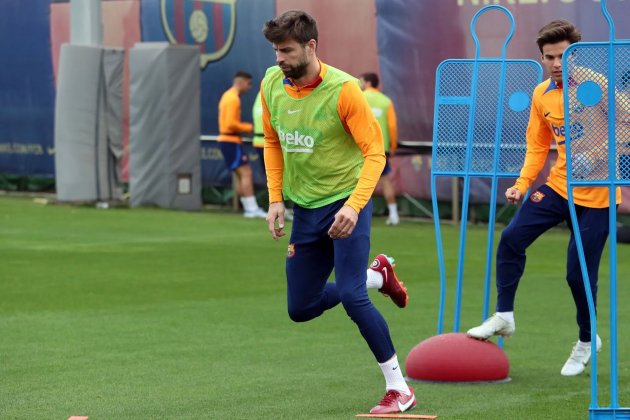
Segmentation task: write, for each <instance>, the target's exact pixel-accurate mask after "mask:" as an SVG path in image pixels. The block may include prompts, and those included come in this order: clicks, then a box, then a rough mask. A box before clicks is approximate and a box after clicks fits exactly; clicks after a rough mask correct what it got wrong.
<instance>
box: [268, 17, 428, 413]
mask: <svg viewBox="0 0 630 420" xmlns="http://www.w3.org/2000/svg"><path fill="white" fill-rule="evenodd" d="M263 34H264V35H265V37H266V38H267V40H269V42H271V44H272V46H273V49H274V51H275V53H276V63H277V64H278V65H277V66H275V67H271V68H269V69H268V70H267V73H266V75H265V78H264V79H263V81H262V84H261V91H262V103H263V129H264V134H265V163H266V168H267V180H268V188H269V202H270V204H269V212H268V215H267V222H268V227H269V232H270V233H271V236H272V237H273V239H275V240H278V238H280V237H282V236H284V235H285V232H284V204H283V201H282V200H283V198H288V199H290V200H291V201H293V203H295V207H294V210H293V217H294V220H293V226H292V231H291V239H290V241H289V247H288V248H289V250H288V255H287V260H286V275H287V301H288V312H289V317H290V318H291V319H292V320H293V321H295V322H305V321H309V320H311V319H313V318H316V317H318V316H320V315H321V314H322V313H323V312H324V311H326V310H328V309H331V308H333V307H334V306H336V305H338V304H339V303H341V304H343V307H344V309H345V310H346V313H347V314H348V316H349V317H350V318H351V319H352V320H353V321H354V322H355V323H356V324H357V326H358V328H359V331H360V332H361V334H362V335H363V338H364V339H365V341H366V342H367V344H368V346H369V347H370V350H371V351H372V353H373V354H374V357H375V358H376V360H377V362H378V364H379V366H380V367H381V370H382V372H383V375H384V377H385V388H386V394H385V397H384V398H383V399H382V400H381V401H380V402H379V403H378V404H377V405H376V406H375V407H374V408H372V411H371V412H372V413H380V414H383V413H395V412H403V411H406V410H409V409H410V408H412V407H414V406H415V404H416V398H415V396H414V392H413V389H411V388H410V387H409V386H407V383H406V382H405V379H404V378H403V375H402V372H401V369H400V366H399V364H398V359H397V357H396V351H395V350H394V345H393V343H392V340H391V337H390V334H389V329H388V326H387V323H386V322H385V320H384V319H383V317H382V315H381V314H380V313H379V311H378V310H377V309H376V308H375V307H374V305H373V304H372V302H371V301H370V298H369V296H368V293H367V287H376V288H378V289H379V290H380V291H381V292H383V293H385V294H387V295H389V296H390V298H391V299H392V300H393V301H394V303H395V304H396V305H398V306H399V307H405V306H406V305H407V291H406V289H405V288H404V286H403V284H402V283H400V282H399V281H398V279H397V278H396V275H395V274H394V270H393V267H392V265H391V263H390V261H389V260H388V258H387V257H386V256H385V255H383V254H380V255H378V256H377V257H376V258H375V260H374V262H373V263H372V265H371V267H370V268H369V269H367V273H368V275H367V276H366V268H365V267H366V266H367V262H368V256H369V251H370V249H369V248H370V221H371V216H372V211H371V209H372V202H371V200H370V197H371V196H372V192H373V191H374V187H375V186H376V183H377V182H378V179H379V177H380V174H381V172H382V171H383V166H384V165H385V154H384V152H383V138H382V134H381V130H380V128H379V126H378V123H377V121H376V119H375V118H374V116H373V115H372V112H371V111H370V107H369V105H368V103H367V101H366V100H365V97H364V96H363V93H362V92H361V89H360V88H359V84H358V81H357V80H356V79H355V78H353V77H352V76H350V75H348V74H346V73H344V72H342V71H341V70H338V69H336V68H334V67H332V66H329V65H326V64H324V63H322V62H321V61H319V60H318V58H317V55H316V49H317V35H318V33H317V24H316V22H315V20H314V19H313V18H312V17H311V16H310V15H308V14H306V13H305V12H302V11H289V12H286V13H283V14H282V15H280V16H278V17H276V18H275V19H273V20H270V21H268V22H266V23H265V25H264V27H263ZM333 269H334V270H335V279H336V281H335V282H328V278H329V276H330V274H331V272H332V270H333ZM366 286H367V287H366Z"/></svg>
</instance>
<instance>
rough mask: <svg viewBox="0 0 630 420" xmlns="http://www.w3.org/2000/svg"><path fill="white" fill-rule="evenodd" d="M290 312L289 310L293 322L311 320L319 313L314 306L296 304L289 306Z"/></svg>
mask: <svg viewBox="0 0 630 420" xmlns="http://www.w3.org/2000/svg"><path fill="white" fill-rule="evenodd" d="M288 312H289V318H290V319H291V321H293V322H306V321H310V320H311V319H313V318H315V317H317V316H318V315H319V314H318V313H316V312H315V311H314V310H313V309H312V308H304V307H296V306H293V307H292V306H289V309H288Z"/></svg>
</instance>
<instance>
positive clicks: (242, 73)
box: [234, 70, 253, 80]
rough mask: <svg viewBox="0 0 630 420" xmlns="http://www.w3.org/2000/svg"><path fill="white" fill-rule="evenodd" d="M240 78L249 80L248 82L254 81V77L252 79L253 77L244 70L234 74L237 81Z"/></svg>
mask: <svg viewBox="0 0 630 420" xmlns="http://www.w3.org/2000/svg"><path fill="white" fill-rule="evenodd" d="M239 77H240V78H241V79H248V80H251V79H253V77H252V75H251V74H249V73H247V72H246V71H243V70H239V71H237V72H236V73H235V74H234V78H235V79H236V78H239Z"/></svg>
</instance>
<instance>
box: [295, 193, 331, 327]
mask: <svg viewBox="0 0 630 420" xmlns="http://www.w3.org/2000/svg"><path fill="white" fill-rule="evenodd" d="M327 207H329V206H326V207H324V208H320V209H305V208H303V207H300V206H297V205H296V206H295V207H294V217H295V219H294V223H293V226H292V230H291V239H290V240H289V250H288V253H287V260H286V274H287V303H288V311H289V317H290V318H291V319H292V320H293V321H295V322H305V321H309V320H311V319H313V318H315V317H318V316H319V315H321V314H322V313H323V312H324V311H325V310H327V309H330V308H332V307H334V306H336V305H337V304H338V303H339V301H340V299H339V293H338V292H337V287H336V284H335V283H332V282H328V278H329V277H330V274H331V273H332V269H333V264H334V251H333V244H332V240H331V239H330V238H329V237H328V236H327V235H326V234H325V232H326V231H325V229H323V228H322V225H323V223H322V222H321V219H322V217H324V219H325V220H330V216H328V214H329V213H331V211H330V210H328V211H327ZM333 217H334V214H333Z"/></svg>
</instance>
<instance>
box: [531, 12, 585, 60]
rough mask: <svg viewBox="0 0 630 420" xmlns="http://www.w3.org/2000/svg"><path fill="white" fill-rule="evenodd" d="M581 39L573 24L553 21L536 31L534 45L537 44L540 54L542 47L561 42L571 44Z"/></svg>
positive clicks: (566, 21) (564, 21)
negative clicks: (536, 36)
mask: <svg viewBox="0 0 630 420" xmlns="http://www.w3.org/2000/svg"><path fill="white" fill-rule="evenodd" d="M581 39H582V34H581V33H580V31H579V30H578V29H577V28H576V27H575V25H574V24H572V23H571V22H569V21H568V20H554V21H552V22H549V23H548V24H546V25H545V26H543V27H542V28H541V29H540V31H538V38H536V44H538V48H539V49H540V52H541V53H542V50H543V45H546V44H557V43H558V42H562V41H569V44H573V43H575V42H578V41H579V40H581Z"/></svg>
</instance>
